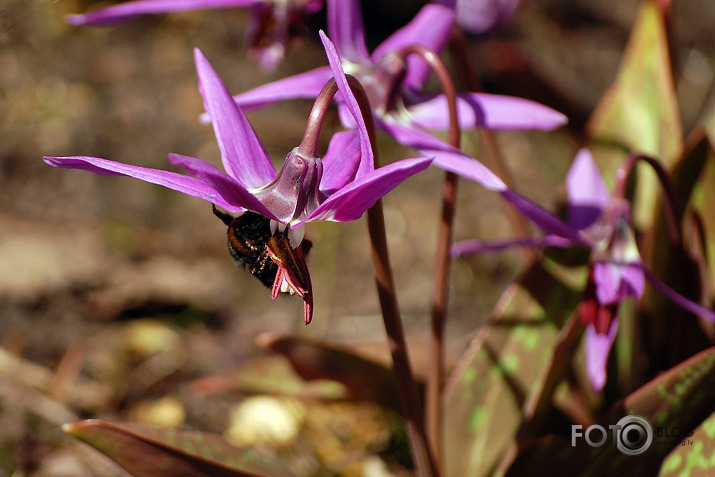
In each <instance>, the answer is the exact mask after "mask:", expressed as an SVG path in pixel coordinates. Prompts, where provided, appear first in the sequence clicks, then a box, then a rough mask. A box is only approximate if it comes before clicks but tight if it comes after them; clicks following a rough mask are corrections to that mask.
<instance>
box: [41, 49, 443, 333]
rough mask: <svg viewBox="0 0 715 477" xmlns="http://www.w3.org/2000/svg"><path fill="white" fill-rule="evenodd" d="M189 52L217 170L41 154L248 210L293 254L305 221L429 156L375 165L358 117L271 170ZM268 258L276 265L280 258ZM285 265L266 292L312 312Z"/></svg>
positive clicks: (356, 210)
mask: <svg viewBox="0 0 715 477" xmlns="http://www.w3.org/2000/svg"><path fill="white" fill-rule="evenodd" d="M195 59H196V68H197V71H198V76H199V89H200V92H201V95H202V96H203V99H204V105H205V108H206V111H207V112H208V114H209V115H210V117H211V119H212V123H213V127H214V132H215V134H216V139H217V141H218V144H219V148H220V150H221V159H222V161H223V166H224V169H225V172H224V171H222V170H220V169H218V168H217V167H215V166H214V165H212V164H210V163H208V162H206V161H203V160H201V159H197V158H194V157H189V156H183V155H180V154H169V161H170V162H171V163H172V164H175V165H179V166H182V167H183V168H184V169H186V171H187V172H188V173H189V174H191V175H192V176H187V175H183V174H179V173H176V172H169V171H163V170H157V169H148V168H145V167H140V166H133V165H129V164H122V163H119V162H114V161H109V160H107V159H100V158H96V157H87V156H74V157H45V158H44V160H45V162H46V163H48V164H49V165H51V166H54V167H64V168H69V169H83V170H86V171H91V172H95V173H98V174H105V175H123V176H129V177H134V178H137V179H141V180H144V181H146V182H151V183H153V184H159V185H162V186H164V187H168V188H170V189H174V190H178V191H179V192H183V193H185V194H189V195H193V196H196V197H200V198H202V199H204V200H207V201H209V202H211V203H213V204H215V205H218V206H219V207H222V208H224V209H226V210H228V211H229V212H234V213H236V212H244V211H246V210H250V211H253V212H256V213H257V214H260V215H262V216H264V217H267V218H268V219H271V220H272V221H273V222H272V224H271V227H272V231H273V232H274V233H276V234H283V235H285V238H287V239H288V241H289V242H290V245H291V248H292V249H293V251H295V252H297V253H298V255H301V254H300V252H298V250H299V247H300V244H301V241H302V237H303V227H302V226H303V225H304V224H305V223H307V222H314V221H323V220H331V221H336V222H345V221H349V220H355V219H358V218H359V217H360V216H362V214H363V213H364V212H365V211H366V210H367V209H368V208H370V207H372V205H373V204H374V203H375V202H376V201H377V200H378V199H379V198H381V197H382V196H383V195H385V194H387V193H388V192H389V191H390V190H392V189H393V188H394V187H396V186H397V185H398V184H399V183H400V182H402V181H403V180H404V179H406V178H407V177H410V176H411V175H413V174H416V173H418V172H420V171H422V170H424V169H425V168H427V167H428V166H429V164H430V162H431V159H426V158H416V159H404V160H401V161H397V162H394V163H392V164H389V165H387V166H385V167H381V168H378V169H375V167H374V161H373V156H372V149H371V146H370V142H369V138H368V136H367V131H366V130H365V128H364V125H363V126H361V127H358V129H357V130H353V131H346V132H340V133H337V134H335V135H334V136H333V138H332V140H331V141H330V144H329V147H328V151H327V152H326V154H325V156H324V157H323V158H322V159H321V158H319V157H314V155H313V153H312V152H310V151H302V150H301V148H300V147H297V148H295V149H293V150H292V151H291V152H290V153H289V154H288V156H287V157H286V159H285V162H284V163H283V167H282V168H281V170H280V171H278V172H277V173H276V171H275V169H274V168H273V165H272V163H271V160H270V158H269V157H268V155H267V153H266V151H265V149H264V147H263V144H261V142H260V140H259V139H258V137H257V136H256V133H255V131H254V130H253V128H252V127H251V125H250V123H249V122H248V119H247V118H246V116H245V115H244V113H243V111H242V110H241V108H240V107H238V106H237V105H236V103H235V102H234V101H233V99H232V98H231V95H230V94H229V92H228V90H227V89H226V87H225V86H224V84H223V83H222V82H221V79H220V78H219V76H218V75H217V73H216V72H215V71H214V69H213V68H212V67H211V65H210V64H209V62H208V60H207V59H206V57H205V56H204V55H203V53H201V51H199V50H196V51H195ZM341 74H342V71H336V76H339V75H341ZM337 80H338V85H339V87H340V89H341V91H342V94H343V95H345V97H348V98H353V101H352V102H348V107H349V108H350V111H351V113H353V114H354V115H355V117H356V118H357V117H359V116H360V112H359V111H358V110H356V109H355V108H354V107H353V103H354V102H355V101H354V97H352V93H351V92H350V90H349V89H348V90H346V89H345V87H344V85H345V84H346V81H345V77H344V75H343V76H342V81H341V78H337ZM282 238H283V237H281V240H282ZM285 243H287V242H285ZM286 253H288V254H290V253H291V251H290V250H288V251H287V252H286ZM274 255H280V254H275V253H274ZM272 258H273V259H274V260H276V259H277V258H278V259H279V258H280V257H279V256H277V257H272ZM298 258H299V259H300V257H298ZM292 260H294V259H292ZM276 261H277V264H278V265H279V267H281V265H285V264H283V263H281V261H280V260H276ZM288 268H289V267H286V266H283V267H281V269H280V271H279V274H278V275H277V279H276V283H275V284H274V295H275V294H276V293H277V291H285V290H288V291H292V292H295V293H298V294H299V295H300V296H302V297H303V299H304V301H305V303H306V314H305V320H306V322H309V321H310V318H311V316H312V294H311V293H310V289H309V287H308V286H307V285H309V283H310V279H309V277H306V279H305V280H302V281H296V280H293V281H292V282H291V280H290V278H291V276H292V275H291V272H294V273H293V276H295V275H296V273H295V272H305V273H307V268H306V269H305V270H290V269H288ZM294 268H295V267H294ZM297 275H300V273H297ZM281 278H285V279H286V281H281ZM301 282H302V283H301ZM306 284H307V285H306Z"/></svg>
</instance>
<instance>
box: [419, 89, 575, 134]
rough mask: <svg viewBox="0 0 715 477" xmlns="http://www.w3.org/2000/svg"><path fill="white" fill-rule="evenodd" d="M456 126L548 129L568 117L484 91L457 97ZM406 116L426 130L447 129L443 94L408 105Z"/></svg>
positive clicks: (555, 126)
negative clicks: (457, 123) (457, 119)
mask: <svg viewBox="0 0 715 477" xmlns="http://www.w3.org/2000/svg"><path fill="white" fill-rule="evenodd" d="M457 112H458V114H459V126H460V127H461V128H462V129H473V128H476V127H482V128H488V129H501V130H512V131H513V130H530V129H534V130H551V129H555V128H558V127H560V126H563V125H564V124H566V123H567V122H568V119H567V118H566V116H564V115H563V114H561V113H559V112H558V111H555V110H553V109H551V108H549V107H547V106H544V105H543V104H540V103H537V102H535V101H530V100H528V99H522V98H515V97H513V96H503V95H498V94H486V93H462V94H460V95H459V98H458V100H457ZM409 113H410V119H411V120H412V121H414V122H415V123H417V124H419V125H420V126H422V127H423V128H426V129H435V130H441V131H445V130H447V129H448V128H449V110H448V107H447V99H446V98H445V96H444V95H439V96H435V97H434V98H431V99H429V100H426V101H424V102H420V103H419V104H416V105H414V106H410V107H409Z"/></svg>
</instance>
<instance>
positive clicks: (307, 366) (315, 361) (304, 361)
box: [259, 334, 401, 412]
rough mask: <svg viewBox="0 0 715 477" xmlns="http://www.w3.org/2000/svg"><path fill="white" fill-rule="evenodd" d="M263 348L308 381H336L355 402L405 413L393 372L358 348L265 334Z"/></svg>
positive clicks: (387, 366) (261, 342) (262, 341)
mask: <svg viewBox="0 0 715 477" xmlns="http://www.w3.org/2000/svg"><path fill="white" fill-rule="evenodd" d="M259 342H260V345H261V346H262V347H264V348H265V349H268V350H270V351H272V352H274V353H278V354H280V355H283V356H285V357H286V358H288V360H289V361H290V363H291V365H292V366H293V368H294V369H295V371H296V372H297V373H298V374H299V375H300V376H301V377H302V378H303V379H305V380H315V379H332V380H335V381H338V382H340V383H342V384H343V385H345V386H346V387H347V389H348V390H349V393H350V395H351V397H352V398H353V399H369V400H374V401H375V402H378V403H379V404H381V405H383V406H385V407H388V408H391V409H395V410H397V411H398V412H399V411H400V410H401V407H400V403H399V400H398V393H397V385H396V384H395V378H394V376H393V373H392V369H391V367H390V366H389V365H387V364H386V363H385V362H380V361H379V360H378V359H373V358H372V357H368V355H367V354H366V353H360V352H359V351H358V350H357V349H356V348H354V347H351V346H347V345H336V344H331V343H327V342H324V341H320V340H317V339H308V338H304V337H296V336H274V335H269V334H265V335H262V337H261V339H260V341H259Z"/></svg>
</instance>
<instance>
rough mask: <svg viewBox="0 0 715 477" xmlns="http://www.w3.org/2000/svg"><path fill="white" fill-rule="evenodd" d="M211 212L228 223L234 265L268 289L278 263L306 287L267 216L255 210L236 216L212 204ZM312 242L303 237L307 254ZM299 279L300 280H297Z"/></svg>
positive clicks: (281, 235) (285, 239)
mask: <svg viewBox="0 0 715 477" xmlns="http://www.w3.org/2000/svg"><path fill="white" fill-rule="evenodd" d="M213 213H214V215H216V217H218V218H219V219H221V221H222V222H223V223H224V224H226V225H227V226H228V232H227V242H228V250H229V252H230V253H231V257H232V258H233V261H234V262H235V263H236V265H238V266H240V267H243V268H247V269H248V271H249V272H251V274H252V275H253V276H254V277H256V278H258V279H259V280H260V281H261V283H263V284H264V285H265V286H266V287H268V288H273V287H274V285H275V282H276V275H277V274H278V270H279V262H280V264H281V265H282V266H283V267H286V268H288V267H290V268H291V270H293V271H294V272H296V275H297V277H298V281H299V282H303V283H301V285H305V286H306V288H307V287H309V284H310V279H309V278H308V279H307V280H306V279H305V278H302V275H303V273H302V270H301V268H302V267H300V266H298V264H297V259H296V257H295V251H294V250H293V248H292V247H291V246H290V242H289V240H288V237H287V235H286V234H285V233H283V232H279V231H277V232H276V233H275V234H273V233H272V232H271V226H270V222H271V221H270V219H269V218H267V217H264V216H262V215H260V214H257V213H255V212H251V211H246V212H244V213H243V214H241V215H239V216H238V217H233V216H232V215H230V214H227V213H225V212H222V211H220V210H218V209H217V208H216V207H215V206H214V207H213ZM312 247H313V243H312V242H311V241H310V240H308V239H303V241H302V242H301V244H300V249H301V251H302V252H303V255H307V254H308V252H309V251H310V249H311V248H312ZM301 278H302V279H301Z"/></svg>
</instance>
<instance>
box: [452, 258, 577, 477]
mask: <svg viewBox="0 0 715 477" xmlns="http://www.w3.org/2000/svg"><path fill="white" fill-rule="evenodd" d="M550 265H551V266H549V269H548V270H547V268H546V267H545V266H544V265H543V264H540V263H537V264H535V265H534V266H532V268H531V269H530V270H529V271H528V272H527V273H526V274H525V275H524V276H523V277H522V278H521V280H520V281H519V282H518V283H515V284H513V285H512V286H510V287H509V288H508V289H507V290H506V291H505V292H504V294H503V295H502V298H501V300H500V302H499V304H498V305H497V309H496V311H495V313H494V318H493V319H492V321H491V322H490V323H489V324H488V325H486V326H485V327H484V328H483V329H482V330H481V331H480V333H479V335H478V337H477V338H476V340H475V341H474V342H473V343H472V345H471V346H470V348H469V349H468V350H467V352H466V353H465V355H464V356H463V358H462V360H461V362H460V363H459V364H458V366H457V368H456V370H455V372H454V373H453V374H452V376H451V377H450V379H449V382H448V385H447V388H446V390H445V402H444V461H445V465H446V469H445V475H447V476H450V477H451V476H454V477H458V476H465V475H470V476H471V475H475V476H477V475H489V473H490V472H491V471H492V470H493V469H494V468H495V467H496V465H497V464H498V462H499V460H500V459H501V457H502V455H503V454H504V453H505V451H506V450H507V449H508V448H509V447H510V446H511V445H512V443H513V440H514V437H515V436H516V433H517V430H518V428H519V426H520V424H521V421H522V408H523V406H524V402H525V400H526V399H527V397H528V396H529V395H530V394H531V393H533V392H534V391H535V390H536V389H538V388H539V387H540V378H541V376H542V375H543V374H544V372H545V369H546V367H547V366H548V363H549V361H550V358H551V355H552V353H553V350H554V346H555V343H556V340H557V337H558V334H559V330H560V329H561V327H562V326H563V324H564V322H565V321H566V319H567V318H568V317H569V315H571V313H572V312H573V309H574V308H575V306H576V304H577V303H578V300H579V297H580V293H577V292H575V291H573V290H572V288H570V287H569V286H566V285H565V283H564V281H567V280H565V278H568V282H569V283H571V282H572V281H576V282H580V283H583V279H584V278H585V277H584V275H583V274H581V273H577V274H576V275H578V276H575V277H574V276H569V277H564V276H562V275H561V274H560V273H557V272H558V271H562V272H563V271H564V269H562V268H560V267H557V266H556V265H553V264H550ZM576 286H578V285H576Z"/></svg>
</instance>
